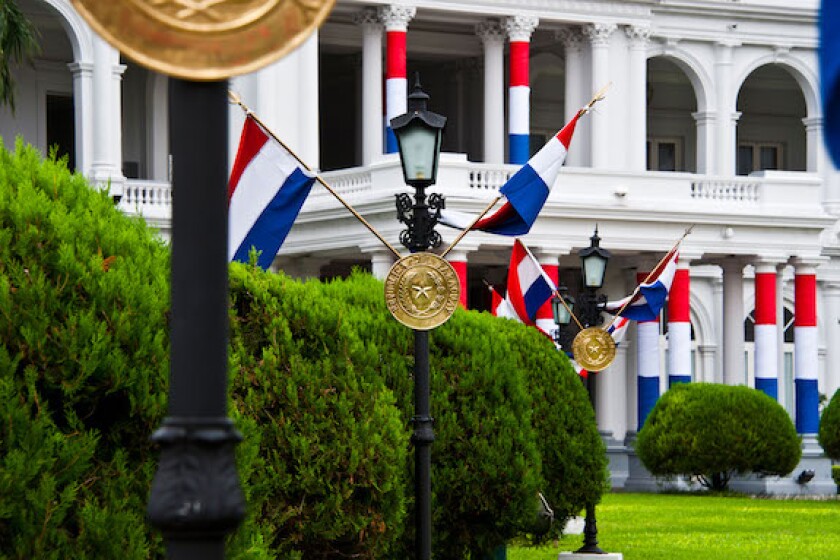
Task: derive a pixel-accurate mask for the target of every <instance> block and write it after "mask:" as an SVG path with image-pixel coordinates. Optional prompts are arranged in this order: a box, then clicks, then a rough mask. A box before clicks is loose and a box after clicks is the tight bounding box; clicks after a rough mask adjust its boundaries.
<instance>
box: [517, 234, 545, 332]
mask: <svg viewBox="0 0 840 560" xmlns="http://www.w3.org/2000/svg"><path fill="white" fill-rule="evenodd" d="M556 291H557V288H556V286H555V285H554V282H553V281H552V280H551V278H549V277H548V275H547V274H546V273H545V271H544V270H543V267H542V266H540V263H539V262H537V259H535V258H534V256H533V255H532V254H531V251H529V250H528V248H527V247H526V246H525V244H524V243H522V241H520V240H519V239H517V240H516V241H514V243H513V251H512V252H511V256H510V270H509V271H508V286H507V299H508V301H509V302H510V305H511V307H513V310H514V311H515V312H516V314H517V315H518V316H519V318H520V319H521V320H522V322H523V323H525V324H526V325H533V326H535V327H537V328H538V329H539V330H540V331H542V332H543V333H544V334H545V335H546V336H548V337H549V338H553V337H552V336H551V333H552V331H553V330H554V329H556V328H557V325H555V324H554V315H553V314H552V312H551V297H552V296H553V295H554V292H556Z"/></svg>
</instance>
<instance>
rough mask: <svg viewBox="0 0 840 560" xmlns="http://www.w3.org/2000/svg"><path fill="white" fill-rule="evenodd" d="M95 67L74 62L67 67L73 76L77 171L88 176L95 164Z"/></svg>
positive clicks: (91, 64)
mask: <svg viewBox="0 0 840 560" xmlns="http://www.w3.org/2000/svg"><path fill="white" fill-rule="evenodd" d="M93 66H94V65H93V63H91V62H72V63H70V64H68V65H67V68H69V69H70V72H71V73H72V74H73V109H74V113H75V115H74V118H75V121H74V125H75V128H76V131H75V134H76V136H75V141H76V169H77V170H78V171H79V172H80V173H82V174H84V175H88V176H90V174H91V169H90V168H91V165H92V164H93V132H94V130H93V122H94V119H93V107H94V99H93Z"/></svg>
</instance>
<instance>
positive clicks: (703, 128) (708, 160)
mask: <svg viewBox="0 0 840 560" xmlns="http://www.w3.org/2000/svg"><path fill="white" fill-rule="evenodd" d="M691 116H692V117H693V118H694V128H695V131H696V133H697V173H712V170H713V169H715V167H716V165H717V163H716V162H715V118H716V115H715V113H712V112H710V111H697V112H695V113H691Z"/></svg>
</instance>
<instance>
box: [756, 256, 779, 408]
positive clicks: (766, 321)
mask: <svg viewBox="0 0 840 560" xmlns="http://www.w3.org/2000/svg"><path fill="white" fill-rule="evenodd" d="M778 353H779V346H778V327H777V324H776V263H775V262H759V263H756V265H755V388H756V389H758V390H759V391H762V392H763V393H764V394H766V395H767V396H769V397H772V398H773V400H778V399H779V371H778V366H779V359H778Z"/></svg>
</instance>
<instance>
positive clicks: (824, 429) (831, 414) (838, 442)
mask: <svg viewBox="0 0 840 560" xmlns="http://www.w3.org/2000/svg"><path fill="white" fill-rule="evenodd" d="M817 441H819V442H820V445H821V446H822V448H823V451H825V454H826V455H828V456H829V457H831V458H832V459H834V460H840V391H836V392H835V393H834V396H833V397H831V400H830V401H829V403H828V404H827V405H826V407H825V408H824V409H823V412H822V416H820V431H819V433H818V434H817Z"/></svg>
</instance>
